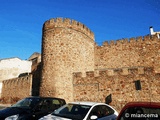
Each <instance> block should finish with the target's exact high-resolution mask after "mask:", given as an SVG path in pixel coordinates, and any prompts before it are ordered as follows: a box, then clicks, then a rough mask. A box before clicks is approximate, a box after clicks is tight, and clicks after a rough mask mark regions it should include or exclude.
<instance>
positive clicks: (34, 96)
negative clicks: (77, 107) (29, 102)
mask: <svg viewBox="0 0 160 120" xmlns="http://www.w3.org/2000/svg"><path fill="white" fill-rule="evenodd" d="M26 98H39V99H60V100H64V99H62V98H56V97H41V96H29V97H26Z"/></svg>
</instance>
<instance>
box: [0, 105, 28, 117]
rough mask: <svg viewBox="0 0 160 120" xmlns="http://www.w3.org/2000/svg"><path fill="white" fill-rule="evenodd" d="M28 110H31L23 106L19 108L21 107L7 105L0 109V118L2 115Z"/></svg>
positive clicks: (6, 115) (7, 115)
mask: <svg viewBox="0 0 160 120" xmlns="http://www.w3.org/2000/svg"><path fill="white" fill-rule="evenodd" d="M27 112H29V110H27V109H23V108H19V107H7V108H4V109H1V110H0V118H1V117H3V118H6V117H9V116H11V115H16V114H21V113H27Z"/></svg>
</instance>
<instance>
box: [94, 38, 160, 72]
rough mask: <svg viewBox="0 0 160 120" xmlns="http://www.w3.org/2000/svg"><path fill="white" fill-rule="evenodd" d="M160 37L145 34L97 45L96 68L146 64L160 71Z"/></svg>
mask: <svg viewBox="0 0 160 120" xmlns="http://www.w3.org/2000/svg"><path fill="white" fill-rule="evenodd" d="M159 61H160V39H158V38H157V36H144V37H137V38H131V39H129V40H128V39H124V40H117V41H111V42H110V43H108V42H104V43H103V45H102V46H96V47H95V69H103V68H121V67H134V66H145V67H154V69H155V70H156V72H160V62H159Z"/></svg>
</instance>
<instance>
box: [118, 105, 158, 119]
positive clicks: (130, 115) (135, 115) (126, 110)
mask: <svg viewBox="0 0 160 120" xmlns="http://www.w3.org/2000/svg"><path fill="white" fill-rule="evenodd" d="M117 120H160V103H159V102H129V103H127V104H126V105H125V106H124V107H123V108H122V110H121V112H120V114H119V115H118V118H117Z"/></svg>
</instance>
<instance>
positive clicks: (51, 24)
mask: <svg viewBox="0 0 160 120" xmlns="http://www.w3.org/2000/svg"><path fill="white" fill-rule="evenodd" d="M59 27H60V28H68V29H74V30H76V31H79V32H82V33H84V34H86V35H87V36H88V37H90V38H91V39H93V40H94V33H93V32H92V31H91V30H90V29H89V28H88V27H86V26H85V25H84V24H82V23H80V22H77V21H75V20H71V19H69V18H52V19H50V20H47V21H46V22H45V23H44V25H43V30H44V31H48V30H50V29H53V28H59Z"/></svg>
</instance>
